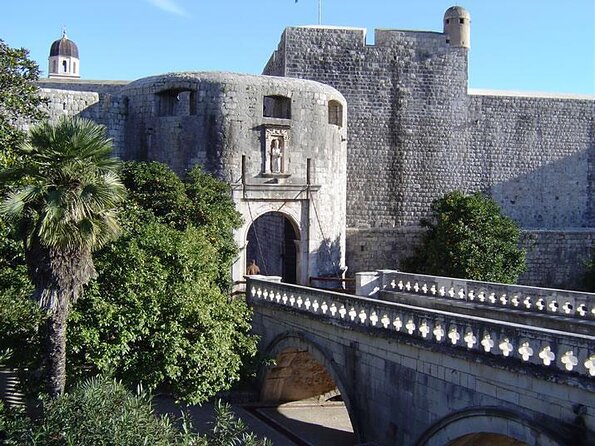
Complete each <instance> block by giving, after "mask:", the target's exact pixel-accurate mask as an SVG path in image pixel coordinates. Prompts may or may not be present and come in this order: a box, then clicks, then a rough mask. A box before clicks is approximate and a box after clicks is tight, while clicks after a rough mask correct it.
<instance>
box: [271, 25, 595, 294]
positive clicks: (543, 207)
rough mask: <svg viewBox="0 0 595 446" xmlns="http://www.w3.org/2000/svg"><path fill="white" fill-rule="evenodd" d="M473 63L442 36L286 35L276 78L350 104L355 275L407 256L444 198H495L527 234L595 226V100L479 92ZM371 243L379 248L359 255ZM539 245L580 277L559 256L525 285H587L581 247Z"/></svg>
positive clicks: (298, 31)
mask: <svg viewBox="0 0 595 446" xmlns="http://www.w3.org/2000/svg"><path fill="white" fill-rule="evenodd" d="M467 58H468V50H467V49H466V48H460V47H453V46H450V45H449V44H447V43H446V36H445V35H444V34H443V33H438V32H420V31H399V30H376V31H375V41H374V44H373V45H369V44H366V31H365V30H364V29H357V28H336V27H321V26H319V27H315V26H313V27H289V28H286V30H285V32H284V33H283V35H282V37H281V41H280V42H279V45H278V48H277V50H276V51H275V52H274V54H273V55H272V57H271V59H270V60H269V62H268V64H267V65H266V66H265V69H264V73H265V74H277V75H282V76H288V77H297V78H305V79H313V80H317V81H320V82H324V83H326V84H329V85H332V86H333V87H335V88H337V89H338V90H339V91H340V92H341V93H343V95H344V96H345V98H346V99H347V102H348V104H349V123H348V140H349V143H348V144H349V145H348V152H347V226H348V232H349V234H351V235H353V236H354V237H356V238H355V239H350V238H349V237H348V240H347V252H348V254H347V264H348V266H349V267H350V271H356V270H358V269H360V266H361V265H368V266H370V267H372V265H374V267H379V266H380V263H381V262H383V261H386V259H387V254H388V260H389V261H392V260H397V259H400V258H402V257H403V256H404V253H403V252H402V251H401V252H393V253H392V254H391V253H387V251H388V248H387V244H388V245H392V246H393V247H396V248H397V249H399V250H401V247H404V246H406V245H407V244H408V243H409V242H410V241H411V240H412V238H411V236H410V234H411V231H410V230H407V229H406V228H408V227H411V228H416V227H418V226H419V222H420V219H422V218H424V217H427V216H428V215H429V212H430V205H431V203H432V201H433V200H435V199H437V198H440V197H441V196H443V195H444V194H445V193H447V192H449V191H452V190H455V189H459V190H462V191H465V192H474V191H482V192H484V193H486V194H488V195H490V196H491V197H493V198H494V199H495V200H496V201H497V202H498V203H499V204H500V205H501V207H502V209H503V211H504V213H505V214H506V215H509V216H510V217H512V218H513V219H514V220H515V221H516V222H517V223H518V224H519V225H520V226H521V227H522V228H523V229H525V230H544V229H548V230H556V231H566V230H569V231H571V232H573V233H575V234H576V232H577V230H580V229H581V228H593V227H594V226H595V217H594V212H595V211H594V206H595V205H594V198H593V185H594V181H595V180H594V175H593V158H594V157H595V97H592V96H587V95H583V96H580V95H566V96H565V95H557V94H551V95H544V94H522V93H513V92H508V93H507V92H492V91H476V92H473V91H471V92H469V91H468V85H467V70H468V60H467ZM391 230H393V231H394V232H393V235H394V236H395V238H393V239H392V240H391V239H390V238H389V234H390V233H391ZM583 235H585V233H583ZM374 237H376V238H375V239H374ZM581 237H582V236H572V237H568V238H566V239H567V240H568V241H570V240H577V239H582V240H583V241H584V243H585V246H587V247H588V248H587V250H590V249H591V248H590V247H591V246H592V243H591V239H590V236H585V237H582V238H581ZM363 238H365V239H366V240H367V242H366V243H367V244H369V245H371V246H374V245H375V246H374V248H373V249H371V250H368V249H359V248H361V247H362V246H363V245H364V243H362V239H363ZM536 243H538V244H539V246H540V247H539V248H538V250H537V251H541V252H548V253H553V252H554V251H555V250H558V251H559V252H560V253H561V256H562V257H563V258H564V259H568V262H569V263H568V264H566V265H568V268H566V267H565V268H564V272H562V271H560V272H559V273H553V272H552V271H553V270H554V269H555V267H556V262H555V261H554V259H552V257H551V255H550V254H548V255H546V256H545V257H544V259H548V261H553V263H548V264H547V265H545V270H546V271H548V272H547V273H544V272H543V270H544V268H542V269H541V271H539V270H535V268H538V265H537V263H539V262H538V261H533V259H532V261H531V262H530V263H529V267H530V271H529V272H528V274H526V275H525V276H523V280H527V281H528V283H536V280H542V279H543V280H547V281H546V282H542V283H540V284H541V285H544V286H545V285H554V284H555V285H556V286H559V285H561V284H562V283H563V284H564V285H565V286H577V283H578V280H577V277H578V276H580V275H581V274H582V272H581V271H583V269H584V266H583V260H584V256H583V253H582V251H581V256H580V259H576V258H574V257H573V256H574V253H576V252H577V249H576V247H574V245H573V243H574V242H570V243H569V244H563V243H560V240H559V239H555V238H554V239H550V237H548V236H547V235H543V236H540V237H539V240H538V241H537V242H536ZM410 250H411V248H410V247H409V248H406V249H405V251H410ZM534 251H535V250H534ZM537 251H535V252H537ZM579 251H580V250H579ZM374 252H375V253H376V256H375V255H374ZM588 256H589V254H588V253H587V257H588ZM542 260H543V259H542ZM542 263H543V262H542ZM541 266H544V265H541ZM569 269H570V270H572V271H574V273H571V274H570V275H568V276H566V279H563V278H562V276H564V275H566V274H567V272H568V270H569Z"/></svg>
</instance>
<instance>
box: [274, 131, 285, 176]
mask: <svg viewBox="0 0 595 446" xmlns="http://www.w3.org/2000/svg"><path fill="white" fill-rule="evenodd" d="M281 142H282V141H279V139H278V138H273V139H272V140H271V172H272V173H283V147H282V144H281Z"/></svg>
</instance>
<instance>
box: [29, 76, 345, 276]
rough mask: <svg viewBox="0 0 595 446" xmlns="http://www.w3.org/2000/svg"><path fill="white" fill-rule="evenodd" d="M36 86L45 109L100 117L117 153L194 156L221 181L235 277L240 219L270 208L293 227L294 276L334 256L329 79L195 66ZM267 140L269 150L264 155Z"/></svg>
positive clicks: (339, 236) (338, 124)
mask: <svg viewBox="0 0 595 446" xmlns="http://www.w3.org/2000/svg"><path fill="white" fill-rule="evenodd" d="M40 87H42V92H43V94H44V95H46V96H47V97H48V98H49V99H50V104H49V110H50V117H51V118H52V119H56V118H57V117H58V116H60V115H61V114H69V115H80V116H83V117H87V118H90V119H92V120H94V121H96V122H98V123H101V124H104V125H105V126H106V127H107V129H108V135H109V136H110V137H111V138H112V139H113V141H114V145H115V148H116V154H117V155H119V156H120V157H121V158H123V159H129V160H151V161H160V162H163V163H166V164H168V165H169V166H170V167H171V168H172V169H173V170H174V171H176V172H177V173H178V174H180V175H183V174H184V173H185V172H186V171H187V170H188V169H190V168H191V167H193V166H194V165H196V164H200V165H202V166H204V168H205V169H206V170H207V171H208V172H211V173H213V174H214V175H216V176H217V177H219V178H220V179H222V180H224V181H226V182H227V183H229V184H231V186H232V189H233V198H234V200H235V202H236V206H237V209H238V211H239V212H240V213H241V214H242V216H243V218H244V225H243V227H242V228H240V229H239V230H238V231H236V242H237V243H238V246H239V247H240V249H241V253H240V256H239V259H238V261H237V262H236V264H235V265H234V278H235V279H238V280H239V279H241V278H242V276H243V274H244V271H245V267H246V264H245V262H246V258H245V255H244V254H245V250H246V247H247V244H248V228H249V227H250V225H251V224H252V223H253V221H255V220H256V219H257V218H258V217H260V216H262V215H264V214H265V213H270V212H276V213H279V214H282V215H284V216H285V217H286V218H287V219H288V220H289V221H290V223H291V224H292V226H293V227H294V229H295V231H296V235H297V240H296V243H297V259H296V263H297V269H298V272H297V274H298V276H299V277H298V279H299V280H300V282H301V283H305V282H307V278H308V277H309V276H311V275H312V276H316V275H322V274H328V273H330V272H336V271H337V270H338V268H339V267H340V266H341V265H344V263H345V260H344V253H345V226H346V224H345V215H346V211H345V202H346V200H345V184H346V171H345V165H346V162H345V158H346V127H345V116H344V113H345V110H346V103H345V99H344V98H343V96H342V95H341V94H340V93H339V92H337V91H336V90H335V89H333V88H332V87H329V86H327V85H322V84H319V83H317V82H313V81H309V80H302V79H287V78H275V77H271V76H251V75H242V74H231V73H200V72H193V73H170V74H165V75H160V76H153V77H148V78H143V79H139V80H136V81H134V82H130V83H102V82H90V81H87V82H84V81H74V80H61V81H57V80H51V81H42V82H40ZM331 112H332V115H333V117H334V118H336V121H334V122H330V118H329V113H331ZM273 144H275V145H276V146H278V147H279V154H278V155H279V156H278V157H273V156H272V155H271V153H272V147H273ZM279 224H283V220H280V223H279ZM269 241H270V240H269ZM329 247H330V249H331V251H332V252H330V253H329Z"/></svg>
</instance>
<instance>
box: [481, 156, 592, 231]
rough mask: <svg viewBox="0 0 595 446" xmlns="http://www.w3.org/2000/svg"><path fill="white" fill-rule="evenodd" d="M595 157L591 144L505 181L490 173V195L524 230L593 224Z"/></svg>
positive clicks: (589, 225) (590, 225)
mask: <svg viewBox="0 0 595 446" xmlns="http://www.w3.org/2000/svg"><path fill="white" fill-rule="evenodd" d="M594 158H595V145H592V146H591V147H590V148H589V150H587V151H583V152H578V153H575V154H573V155H570V156H567V157H564V158H561V159H559V160H556V161H554V162H551V163H547V164H544V165H543V166H541V167H538V168H535V169H532V170H530V171H529V172H526V173H521V174H519V175H517V176H515V177H514V178H510V179H508V180H505V181H498V180H497V179H494V178H493V175H494V173H490V180H489V182H490V186H489V189H488V194H489V195H490V196H492V197H493V198H494V199H495V200H496V201H497V202H498V203H499V204H500V206H501V207H502V210H503V212H504V213H505V214H506V215H508V216H509V217H511V218H512V219H514V220H515V221H516V222H517V223H518V224H519V225H520V226H521V227H522V228H523V229H564V228H581V227H582V228H586V227H594V226H595V209H594V206H593V188H594V180H595V179H594V175H593V168H592V167H590V165H591V164H592V163H593V162H595V159H594Z"/></svg>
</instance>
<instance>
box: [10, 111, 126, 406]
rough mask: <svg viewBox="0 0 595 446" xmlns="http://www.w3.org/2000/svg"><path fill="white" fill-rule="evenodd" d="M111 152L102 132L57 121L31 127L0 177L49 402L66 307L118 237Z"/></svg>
mask: <svg viewBox="0 0 595 446" xmlns="http://www.w3.org/2000/svg"><path fill="white" fill-rule="evenodd" d="M111 152H112V144H111V141H110V140H109V139H107V138H106V136H105V131H104V128H103V127H102V126H100V125H98V124H96V123H94V122H92V121H89V120H85V119H81V118H68V117H63V118H62V119H60V120H59V121H58V122H57V123H55V124H52V123H50V122H44V123H41V124H40V125H38V126H36V127H33V128H32V129H31V131H30V134H29V139H28V141H27V142H26V143H25V144H23V145H22V146H21V147H20V148H19V149H18V153H17V156H18V158H19V161H18V163H17V164H16V165H14V166H13V167H12V168H9V169H7V170H5V171H4V172H1V173H0V186H7V185H10V186H12V191H11V192H10V193H9V195H8V197H7V198H6V199H5V201H4V202H3V203H2V204H0V214H2V215H4V216H5V217H7V218H9V219H12V220H13V221H15V222H16V223H17V227H18V228H19V231H20V234H21V236H22V239H23V243H24V248H25V257H26V259H27V267H28V271H29V276H30V278H31V280H32V282H33V285H34V292H33V298H34V299H35V300H36V301H37V302H38V303H39V305H40V307H41V308H42V309H44V310H45V311H46V312H47V316H48V317H47V322H46V327H45V328H46V330H45V333H44V334H43V340H42V343H43V345H44V364H45V373H46V376H47V388H48V392H49V394H50V395H51V396H52V397H57V396H58V395H60V394H62V393H63V391H64V385H65V382H66V323H67V320H68V314H69V312H70V307H71V305H73V304H74V303H75V302H76V300H77V298H78V297H80V295H81V294H82V292H83V286H84V285H86V284H87V283H89V281H90V280H91V279H93V278H94V277H95V276H96V275H97V273H96V271H95V267H94V265H93V259H92V255H91V253H92V252H93V251H94V250H96V249H98V248H99V247H101V246H103V245H105V244H106V243H107V242H109V241H110V240H112V239H114V238H115V237H117V235H118V233H119V231H120V228H119V225H118V223H117V221H116V219H115V208H116V206H117V204H118V203H119V202H120V201H121V200H122V199H123V198H124V194H125V189H124V186H123V185H122V183H121V182H120V179H119V177H118V174H117V170H118V167H119V160H117V159H116V158H113V157H112V156H111Z"/></svg>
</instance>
